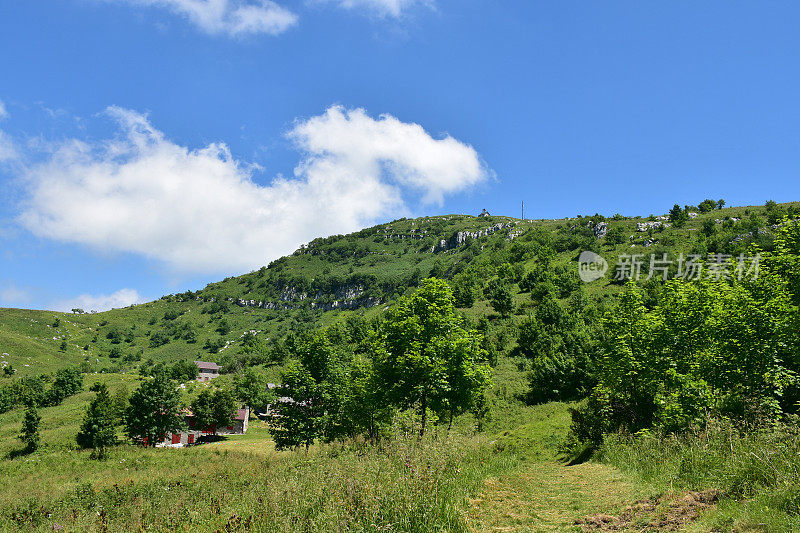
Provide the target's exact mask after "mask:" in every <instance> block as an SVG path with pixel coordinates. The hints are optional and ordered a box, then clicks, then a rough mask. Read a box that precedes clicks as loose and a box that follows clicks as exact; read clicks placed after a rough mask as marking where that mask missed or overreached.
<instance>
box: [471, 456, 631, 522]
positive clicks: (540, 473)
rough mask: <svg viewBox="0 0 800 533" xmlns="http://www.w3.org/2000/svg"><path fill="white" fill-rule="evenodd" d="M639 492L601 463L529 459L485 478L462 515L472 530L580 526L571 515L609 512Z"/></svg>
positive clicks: (619, 474)
mask: <svg viewBox="0 0 800 533" xmlns="http://www.w3.org/2000/svg"><path fill="white" fill-rule="evenodd" d="M641 496H643V493H642V490H641V489H640V488H639V487H637V486H636V484H634V483H633V482H632V481H631V480H630V479H628V478H627V477H626V476H625V475H624V474H622V473H621V472H620V471H618V470H616V469H615V468H613V467H610V466H607V465H602V464H597V463H583V464H579V465H574V466H564V465H563V464H561V463H558V462H556V461H547V460H546V461H533V462H530V463H526V464H523V465H521V466H520V468H519V469H518V470H517V471H515V472H513V473H511V474H508V475H505V476H502V477H500V478H489V479H487V480H486V481H485V482H484V489H483V491H481V492H480V494H479V495H478V496H477V497H476V498H474V499H472V500H470V506H469V510H468V512H467V520H468V524H469V526H470V529H472V530H473V531H570V530H575V531H580V527H579V526H575V521H576V520H578V519H582V518H584V517H586V516H587V515H592V514H596V513H608V514H615V513H616V512H618V511H620V510H621V509H623V508H624V507H625V506H626V505H629V504H631V503H632V502H633V501H635V500H636V499H637V498H639V497H641Z"/></svg>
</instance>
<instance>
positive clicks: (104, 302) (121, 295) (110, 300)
mask: <svg viewBox="0 0 800 533" xmlns="http://www.w3.org/2000/svg"><path fill="white" fill-rule="evenodd" d="M144 301H145V300H144V298H142V297H141V296H140V295H139V293H138V292H136V291H135V290H133V289H120V290H118V291H117V292H115V293H113V294H101V295H91V294H81V295H80V296H77V297H75V298H72V299H70V300H63V301H60V302H57V303H56V304H54V305H53V306H52V308H53V309H54V310H55V311H64V312H66V311H71V310H73V309H83V310H84V311H86V312H89V311H108V310H109V309H119V308H120V307H128V306H129V305H134V304H140V303H143V302H144Z"/></svg>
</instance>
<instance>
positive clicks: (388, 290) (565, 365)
mask: <svg viewBox="0 0 800 533" xmlns="http://www.w3.org/2000/svg"><path fill="white" fill-rule="evenodd" d="M711 204H716V203H715V202H704V204H703V207H704V209H705V211H701V210H700V209H699V208H695V207H691V206H690V207H688V208H686V209H682V208H678V209H677V210H674V212H672V213H671V214H665V215H659V216H652V215H651V216H647V217H625V216H620V215H615V216H613V217H603V216H600V215H591V216H581V217H575V218H569V219H561V220H524V221H523V220H519V219H513V218H509V217H473V216H467V215H448V216H439V217H423V218H418V219H411V220H409V219H401V220H397V221H394V222H391V223H387V224H381V225H378V226H374V227H372V228H366V229H364V230H361V231H359V232H357V233H353V234H350V235H342V236H332V237H327V238H323V239H316V240H314V241H312V242H310V243H308V244H307V245H304V246H302V247H301V248H300V249H299V250H297V251H296V252H295V253H294V254H292V255H290V256H287V257H283V258H280V259H278V260H276V261H273V262H272V263H270V264H269V265H267V266H264V267H262V268H260V269H258V270H256V271H253V272H250V273H247V274H243V275H241V276H236V277H231V278H227V279H225V280H222V281H219V282H217V283H212V284H209V285H208V286H207V287H205V288H203V289H201V290H198V291H190V292H186V293H181V294H173V295H167V296H164V297H162V298H161V299H159V300H157V301H153V302H148V303H145V304H142V305H136V306H131V307H128V308H124V309H115V310H111V311H107V312H103V313H59V312H53V311H36V310H22V309H0V353H2V358H1V359H0V365H2V367H3V368H6V369H8V370H5V371H2V372H0V479H3V481H4V483H0V488H2V491H0V493H2V495H1V496H0V529H3V530H6V529H8V530H20V531H30V530H41V531H49V530H56V529H59V528H61V527H64V526H66V528H67V529H68V530H86V531H94V530H96V531H106V530H109V529H110V530H139V529H143V528H149V529H153V530H174V529H180V528H187V529H196V530H225V531H236V530H249V529H255V530H263V531H288V530H306V531H314V530H320V529H325V528H327V529H330V530H342V531H344V530H364V531H373V530H377V529H385V530H398V531H412V530H413V531H434V530H435V531H445V530H447V531H496V530H500V529H503V530H535V531H566V530H594V529H595V528H593V527H591V526H592V524H600V526H602V527H605V526H603V524H605V525H606V526H608V528H609V529H608V530H610V529H620V528H623V526H625V527H627V526H628V525H631V524H632V523H633V522H636V524H638V525H641V528H639V529H647V528H649V529H652V528H655V527H656V525H658V524H661V525H665V524H666V525H669V526H670V527H671V526H676V527H677V526H681V527H683V526H686V525H689V523H693V525H694V527H696V530H715V531H717V530H719V531H729V530H759V531H761V530H763V531H784V530H787V528H788V529H791V528H792V527H800V522H798V518H797V517H798V516H800V515H798V508H797V501H800V500H798V499H797V498H796V488H792V487H793V486H794V485H793V482H792V481H791V480H792V479H793V477H792V476H794V475H795V473H796V471H797V457H798V455H797V451H798V450H800V443H798V439H797V436H796V432H795V433H791V432H789V431H788V430H786V429H785V427H787V426H779V425H778V424H777V423H776V424H775V425H770V426H769V427H768V428H766V429H765V430H764V431H761V430H758V431H757V430H753V431H752V432H750V433H745V434H742V433H741V432H739V431H738V430H737V428H736V427H735V426H732V425H724V424H723V425H721V426H720V427H716V426H710V427H707V428H701V429H698V430H697V431H695V429H694V427H692V428H691V431H687V432H684V433H681V434H674V435H669V436H668V437H665V436H664V435H662V434H661V433H658V431H659V430H658V429H657V428H648V429H647V430H645V431H644V432H642V433H641V434H640V435H637V436H636V437H630V436H627V435H626V434H625V433H624V432H622V433H613V434H612V435H611V437H609V438H608V439H607V440H606V441H605V443H604V444H603V448H601V453H600V455H599V456H597V457H596V458H597V459H599V460H601V461H604V463H602V464H601V463H598V462H587V463H582V464H578V465H575V466H568V465H565V462H566V461H565V457H566V458H571V459H574V460H576V462H580V460H581V459H583V458H585V457H586V454H585V453H581V452H585V451H587V449H585V448H584V449H581V448H580V446H582V445H584V442H583V441H582V442H577V443H576V442H575V441H573V440H570V438H571V437H568V435H572V434H573V433H571V429H570V423H571V415H570V413H571V410H572V409H577V411H575V412H578V413H580V412H584V413H586V412H589V411H580V410H581V409H583V408H584V407H585V406H586V405H587V403H590V402H591V401H592V398H593V397H592V393H593V392H596V391H595V390H593V389H592V388H593V387H594V386H595V383H596V380H597V379H598V377H603V376H602V375H600V374H599V373H598V370H597V365H598V363H599V362H600V361H601V359H602V357H598V356H599V355H602V354H601V351H600V350H598V342H600V340H599V337H602V335H601V334H598V331H599V330H598V329H596V328H597V324H598V323H599V322H601V321H602V320H601V316H602V315H603V311H604V310H607V309H610V308H611V306H612V305H614V304H615V303H616V302H617V301H618V300H619V301H625V298H617V296H618V295H620V294H621V293H623V291H625V290H626V289H625V287H624V285H625V283H624V281H625V280H616V279H614V274H615V272H616V271H617V266H618V265H624V264H626V261H628V262H630V260H631V257H632V256H637V257H638V256H640V257H639V258H640V259H641V265H640V269H641V279H640V280H639V286H640V288H641V294H642V295H643V296H642V306H641V312H642V313H645V312H647V311H652V310H654V309H657V308H658V306H659V305H660V304H662V300H660V294H661V293H662V291H666V289H665V288H664V284H663V282H662V281H661V277H662V276H661V272H660V271H659V272H654V274H657V275H654V276H652V279H648V277H650V276H649V270H650V256H651V255H652V256H653V257H655V258H657V259H658V258H662V257H663V255H664V254H668V255H669V257H670V258H672V259H675V258H677V257H680V256H681V255H682V256H683V257H689V256H700V257H703V258H707V257H709V254H724V255H723V256H722V257H724V258H727V257H732V258H735V257H737V256H738V255H739V254H746V255H749V254H751V253H752V251H753V248H752V247H753V246H754V245H755V246H758V247H759V248H760V249H761V250H764V251H769V250H772V249H773V248H774V247H775V237H776V234H777V233H779V227H780V226H779V225H780V223H781V221H782V220H784V217H785V216H787V215H788V216H797V215H798V214H800V204H796V203H792V204H780V205H778V204H774V203H771V202H768V203H767V204H766V205H765V206H749V207H733V208H725V209H716V208H714V209H709V208H710V207H712V205H711ZM798 242H800V239H798ZM587 250H588V251H592V252H594V253H596V254H598V255H600V256H602V257H603V258H604V259H605V260H606V261H607V264H608V270H607V272H606V273H605V276H603V277H602V278H600V279H598V280H596V281H593V282H591V283H584V282H582V281H581V280H580V278H579V275H578V259H579V256H580V255H581V253H582V252H583V251H587ZM669 268H670V270H669V274H671V275H673V276H674V275H676V274H678V270H677V269H678V265H677V264H675V263H673V264H672V265H671V266H670V267H669ZM427 277H437V278H443V279H446V280H448V282H449V284H450V285H451V287H452V288H453V294H454V297H455V300H456V304H457V306H458V312H459V313H460V314H461V315H462V317H456V319H457V320H458V322H459V323H461V322H464V323H466V324H468V325H469V326H471V327H473V328H475V329H477V330H478V331H479V332H480V333H481V334H482V335H481V336H476V337H479V338H480V339H481V342H482V343H483V344H482V345H481V348H482V349H485V350H486V353H487V354H488V360H489V363H490V364H491V372H492V378H493V379H492V381H493V385H492V387H491V388H490V389H489V390H488V391H487V392H486V394H485V396H484V397H483V398H482V399H483V400H485V405H484V407H485V410H484V411H483V412H482V414H481V412H480V410H478V409H475V410H472V411H470V412H466V413H465V414H463V415H460V416H458V417H457V418H456V420H455V421H454V423H453V426H452V430H451V429H450V428H449V427H447V424H441V425H434V427H433V428H432V429H431V432H430V434H427V435H426V437H425V438H424V439H422V438H421V437H419V438H418V436H417V432H416V430H415V429H414V430H409V428H413V427H414V426H413V424H414V420H413V417H411V415H410V414H409V412H407V411H398V412H397V413H395V415H396V416H395V418H394V419H393V420H392V422H391V424H389V425H387V427H386V428H385V430H386V431H387V432H388V436H387V437H386V438H384V439H383V440H382V441H381V442H380V444H379V445H377V446H368V445H367V444H366V442H364V440H363V436H358V437H356V438H352V439H350V440H344V441H336V442H334V443H328V444H325V443H319V442H318V443H317V444H314V445H313V446H312V447H311V449H310V450H308V451H306V452H305V453H304V452H297V453H294V452H281V451H276V449H275V446H274V445H273V441H272V439H271V437H270V434H269V432H268V431H267V427H266V425H265V424H264V423H263V422H260V421H253V423H252V426H251V428H252V429H251V430H250V431H248V433H247V434H246V435H241V436H234V437H229V438H227V439H224V440H223V441H221V442H215V443H211V444H207V445H203V446H197V447H193V448H189V449H183V450H161V449H159V450H149V449H142V448H140V447H135V446H132V445H129V444H122V445H119V446H116V447H114V448H113V449H112V450H111V452H110V457H109V458H108V459H107V460H99V461H98V460H93V459H91V458H90V456H89V452H87V451H79V450H77V444H76V441H75V434H76V433H77V431H78V429H79V427H80V424H81V420H82V418H83V415H84V412H85V410H86V406H87V404H88V402H89V401H90V400H91V399H92V398H94V396H95V394H94V393H93V392H90V391H89V390H88V387H89V386H90V385H91V384H92V383H94V382H95V381H101V382H103V383H105V384H107V386H108V387H109V389H110V390H111V393H112V394H113V396H114V398H115V400H114V401H115V405H118V404H120V405H124V404H125V401H126V400H125V399H126V398H127V395H128V394H129V393H130V392H131V391H133V390H134V389H136V388H137V387H138V386H139V384H140V383H141V381H142V380H143V379H144V376H145V375H147V374H148V373H150V372H151V369H152V367H153V365H157V364H158V363H165V364H174V363H175V362H177V361H181V360H189V361H191V360H196V359H204V360H212V361H217V362H219V363H221V365H222V368H223V373H224V374H225V375H223V376H222V377H220V378H218V379H217V380H215V382H214V384H222V385H230V384H231V381H232V380H233V377H235V376H236V374H237V373H238V372H241V371H242V370H243V369H245V368H246V367H260V368H261V369H262V370H263V371H264V372H265V373H266V377H267V378H268V379H270V380H271V381H276V382H277V381H279V380H280V378H281V371H282V370H284V369H285V368H286V367H287V366H290V365H289V363H290V362H291V361H292V360H293V359H294V358H295V356H296V354H297V351H296V347H297V344H296V343H297V341H298V339H302V338H304V335H303V334H304V333H305V332H308V331H311V330H314V329H317V328H320V327H326V326H335V327H331V328H329V330H328V331H329V333H328V335H329V338H330V339H334V338H337V336H338V339H339V341H341V346H347V348H348V349H350V348H353V349H354V350H358V349H360V347H359V346H358V345H357V343H356V342H353V341H352V339H353V338H354V337H357V336H358V335H356V334H354V332H357V331H359V330H362V331H366V330H368V329H369V327H370V326H372V325H373V324H374V323H376V322H377V321H378V319H379V318H381V317H382V316H383V315H384V311H385V310H386V309H387V308H389V307H390V306H391V305H392V304H393V303H395V301H396V300H397V299H398V298H399V297H400V296H402V295H407V294H410V293H412V292H414V291H415V289H416V288H417V287H418V285H419V284H420V282H421V280H423V279H424V278H427ZM440 285H441V284H440ZM686 285H689V284H686ZM667 288H668V287H667ZM788 308H789V307H788V306H787V309H788ZM790 311H791V312H794V311H796V304H795V305H794V307H792V308H791V309H790ZM781 312H782V313H783V312H785V309H784V311H781ZM791 312H786V315H787V316H794V315H792V314H791ZM778 314H780V313H777V312H776V315H778ZM608 315H613V313H609V314H607V315H606V316H608ZM677 322H678V324H677V325H676V324H671V326H672V327H675V328H676V331H680V326H682V323H681V322H680V320H678V321H677ZM642 323H646V321H645V320H643V321H642ZM765 324H766V322H765ZM704 326H705V324H704ZM745 330H746V328H745V329H743V331H745ZM643 331H644V333H646V332H647V331H646V330H643ZM343 332H344V333H343ZM606 332H607V333H617V332H616V331H612V330H608V331H606ZM644 333H642V331H639V332H637V334H639V335H643V336H644ZM636 338H638V337H636ZM643 338H646V336H645V337H643ZM733 338H734V340H736V341H737V342H738V340H739V338H738V337H735V336H734V337H733ZM755 338H757V339H759V338H761V337H755ZM342 339H344V340H343V341H342ZM744 340H746V339H744ZM337 342H338V341H337ZM756 351H758V350H756ZM76 365H78V366H79V367H80V368H81V370H82V371H83V375H81V374H80V373H76V372H74V370H65V369H67V368H69V367H74V366H76ZM11 368H13V372H12V371H11V370H10V369H11ZM59 370H61V376H60V377H59V376H56V375H55V373H56V372H57V371H59ZM612 370H613V369H612ZM65 373H66V374H65ZM687 374H688V373H687ZM35 376H43V378H42V379H39V380H36V379H27V378H31V377H35ZM70 376H71V377H70ZM232 376H233V377H232ZM61 378H64V379H67V380H69V379H73V378H75V379H78V380H80V379H82V380H83V385H84V386H83V390H78V389H79V387H77V388H75V389H73V391H72V392H70V393H69V394H67V395H66V397H63V398H57V399H56V400H57V401H49V400H47V401H45V402H43V403H42V405H41V409H40V412H41V415H42V426H41V446H40V448H39V449H38V450H37V451H36V452H34V453H32V454H26V453H24V452H23V450H21V448H20V443H19V441H18V439H17V435H18V433H19V431H20V425H21V422H22V420H23V416H24V409H23V408H22V407H21V405H20V400H19V397H21V396H19V394H17V392H19V391H18V390H17V388H18V389H19V390H24V389H25V388H26V387H28V388H31V389H33V388H36V387H40V389H41V390H40V392H41V393H42V394H41V397H42V398H49V396H48V394H50V393H52V392H53V391H54V390H56V389H57V387H55V384H56V383H57V382H58V380H59V379H61ZM789 378H791V376H789ZM17 385H19V387H17ZM23 385H24V386H23ZM184 385H185V384H184ZM184 385H182V386H184ZM207 385H208V384H201V383H190V384H188V386H185V390H186V392H185V393H182V401H183V403H184V404H186V403H187V401H188V397H189V396H191V395H192V394H194V393H195V392H196V391H197V390H200V389H205V387H206V386H207ZM695 385H696V384H695V383H694V382H692V383H689V384H688V386H687V387H686V388H685V391H689V392H692V391H693V390H695V389H693V388H692V387H694V386H695ZM700 385H702V384H700ZM15 387H17V388H15ZM42 387H43V389H42ZM9 391H12V393H11V394H5V393H8V392H9ZM76 391H77V392H76ZM15 394H17V396H14V395H15ZM12 396H13V397H14V398H16V399H15V403H9V400H8V398H11V397H12ZM587 397H588V398H589V400H583V399H584V398H587ZM4 398H5V404H4ZM675 398H676V399H675V404H676V405H679V404H680V401H682V398H683V396H680V395H676V396H675ZM697 398H698V399H700V398H701V396H698V397H697ZM578 401H580V403H578ZM680 405H682V404H680ZM572 420H573V421H574V419H572ZM712 421H714V420H713V419H712ZM795 427H796V424H795ZM780 428H784V429H780ZM120 429H121V428H120ZM120 436H122V435H121V434H120ZM734 448H735V450H736V453H735V454H733V453H732V450H734ZM778 449H780V450H781V452H780V453H776V452H775V451H774V450H778ZM588 451H591V449H589V450H588ZM565 454H566V455H565ZM653 456H658V457H659V458H660V459H659V461H658V462H656V463H654V462H653V461H652V460H651V458H652V457H653ZM198 464H202V465H205V466H204V468H199V469H198V468H197V465H198ZM320 479H325V480H328V481H327V483H320V482H319V480H320ZM685 491H704V492H700V493H697V492H688V493H686V492H685ZM720 491H721V492H720ZM792 491H794V492H792ZM720 493H721V494H722V495H723V496H722V500H721V501H720V503H719V505H718V506H717V503H716V502H717V500H716V498H718V495H719V494H720ZM634 502H636V503H634ZM629 505H632V506H630V507H629ZM701 511H702V514H701ZM595 513H597V514H595ZM608 513H614V514H615V515H617V517H615V516H609V515H608ZM696 520H697V521H696ZM651 526H652V527H651ZM637 527H638V526H637ZM748 528H755V529H748Z"/></svg>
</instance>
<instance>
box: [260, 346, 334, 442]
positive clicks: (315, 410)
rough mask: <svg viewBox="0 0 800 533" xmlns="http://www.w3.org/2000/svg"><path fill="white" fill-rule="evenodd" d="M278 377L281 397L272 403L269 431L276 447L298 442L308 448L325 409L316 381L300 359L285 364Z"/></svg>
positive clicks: (319, 431)
mask: <svg viewBox="0 0 800 533" xmlns="http://www.w3.org/2000/svg"><path fill="white" fill-rule="evenodd" d="M281 381H282V386H281V389H280V390H279V391H278V395H279V396H280V398H278V400H277V401H276V402H275V403H274V404H273V405H272V410H273V418H272V422H271V423H270V426H269V431H270V434H271V435H272V439H273V440H274V441H275V447H276V448H277V449H278V450H285V449H289V448H297V447H299V446H305V447H306V450H307V449H308V447H309V446H311V445H312V444H313V443H314V441H315V440H316V439H317V438H318V437H319V436H320V435H321V434H322V427H323V423H324V411H323V409H322V398H321V394H320V387H319V384H318V383H317V382H316V380H315V379H314V378H313V377H312V375H311V373H310V372H309V370H308V369H307V368H305V367H304V366H303V364H302V363H300V362H299V361H291V362H289V364H287V365H286V368H285V369H284V370H283V372H281Z"/></svg>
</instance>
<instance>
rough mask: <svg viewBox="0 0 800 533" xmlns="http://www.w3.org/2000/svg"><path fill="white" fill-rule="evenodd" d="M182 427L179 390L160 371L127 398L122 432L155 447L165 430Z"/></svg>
mask: <svg viewBox="0 0 800 533" xmlns="http://www.w3.org/2000/svg"><path fill="white" fill-rule="evenodd" d="M183 426H184V423H183V417H182V416H181V414H180V392H178V389H177V388H176V387H175V384H174V383H173V382H172V381H171V380H170V379H169V378H168V377H167V375H166V373H164V372H163V371H162V372H158V373H156V375H155V376H153V377H152V378H151V379H148V380H147V381H145V382H144V383H142V385H141V386H140V387H139V388H138V389H137V390H136V391H134V392H133V394H131V396H130V398H129V399H128V408H127V410H126V411H125V432H126V434H127V435H128V437H130V438H131V439H135V440H139V441H142V442H144V441H145V440H146V442H147V444H148V445H149V446H155V445H156V442H157V441H159V440H161V439H162V438H163V437H164V436H165V435H166V434H167V433H169V432H172V431H178V430H180V429H182V428H183Z"/></svg>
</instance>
